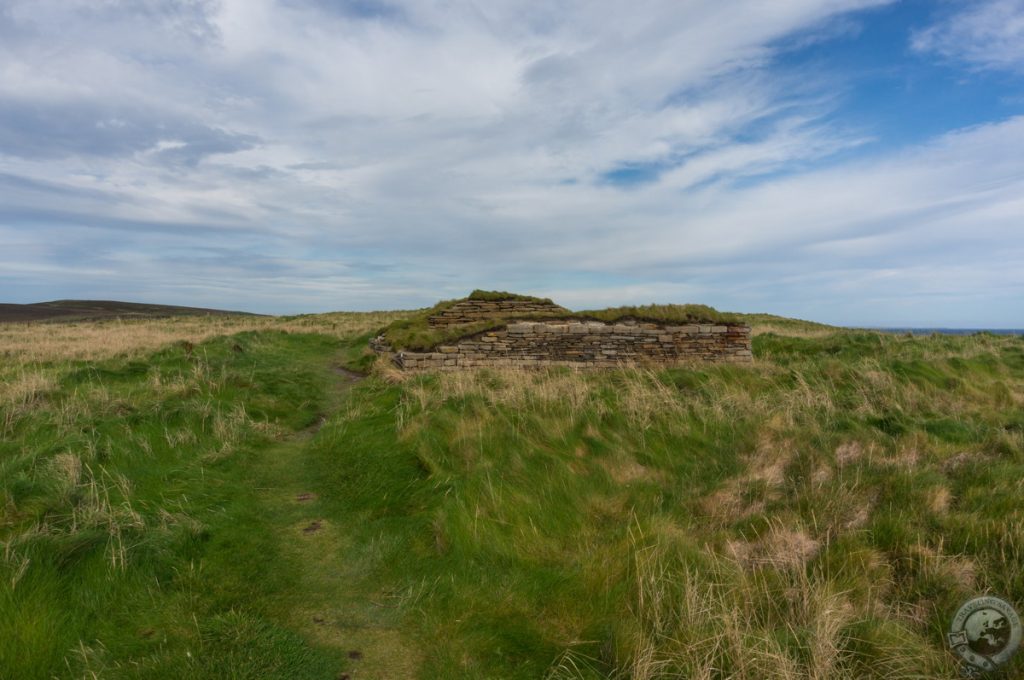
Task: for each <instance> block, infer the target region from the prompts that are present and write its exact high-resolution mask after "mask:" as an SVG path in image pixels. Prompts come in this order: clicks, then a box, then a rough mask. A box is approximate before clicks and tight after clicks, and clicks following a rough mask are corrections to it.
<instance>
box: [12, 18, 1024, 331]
mask: <svg viewBox="0 0 1024 680" xmlns="http://www.w3.org/2000/svg"><path fill="white" fill-rule="evenodd" d="M473 288H491V289H504V290H514V291H518V292H523V293H533V294H540V295H544V296H550V297H552V298H554V299H555V300H556V301H558V302H560V303H562V304H565V305H566V306H569V307H572V308H575V309H581V308H592V307H604V306H609V305H619V304H631V303H649V302H663V303H664V302H700V303H705V304H711V305H714V306H715V307H718V308H720V309H726V310H734V311H765V312H772V313H776V314H783V315H787V316H795V317H800V318H808V319H815V320H820V321H825V322H831V323H837V324H848V325H878V326H885V325H891V326H959V327H1013V326H1015V327H1021V326H1024V0H970V1H962V2H958V1H955V0H930V1H927V2H925V1H922V0H902V1H899V0H773V2H763V1H761V0H731V1H730V2H721V0H669V1H665V2H660V1H655V0H635V1H634V2H630V3H621V2H601V1H596V0H587V1H583V0H561V1H556V2H549V3H526V2H510V1H506V0H490V1H489V2H486V3H483V2H472V1H468V0H466V1H463V0H418V1H416V2H399V1H394V2H390V1H384V0H6V1H5V2H3V3H0V301H3V302H36V301H42V300H48V299H59V298H104V299H121V300H133V301H146V302H162V303H170V304H186V305H197V306H212V307H223V308H231V309H246V310H251V311H258V312H269V313H293V312H315V311H328V310H339V309H351V310H365V309H382V308H411V307H418V306H424V305H428V304H431V303H433V302H434V301H436V300H438V299H442V298H451V297H458V296H461V295H464V294H466V293H467V292H468V291H470V290H472V289H473Z"/></svg>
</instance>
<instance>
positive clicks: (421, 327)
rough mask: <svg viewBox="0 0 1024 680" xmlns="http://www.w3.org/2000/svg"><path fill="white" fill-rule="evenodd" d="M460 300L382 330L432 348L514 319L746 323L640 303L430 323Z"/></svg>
mask: <svg viewBox="0 0 1024 680" xmlns="http://www.w3.org/2000/svg"><path fill="white" fill-rule="evenodd" d="M477 294H480V295H496V296H504V295H510V294H509V293H483V292H482V291H474V292H473V294H472V295H477ZM472 295H471V296H470V299H485V300H486V299H506V298H501V297H495V298H489V297H479V298H473V297H472ZM530 299H536V298H530ZM456 302H459V301H458V300H448V301H445V302H439V303H438V304H437V305H435V306H434V307H432V308H430V309H426V310H421V311H419V312H417V313H414V314H410V315H409V316H407V317H404V318H401V319H396V320H395V321H393V322H392V323H391V324H389V325H388V326H387V327H386V328H383V329H381V331H380V333H381V334H382V335H383V336H384V338H385V340H387V342H388V343H389V344H390V345H391V346H392V347H394V348H395V349H405V350H411V351H430V350H432V349H435V348H436V347H437V346H438V345H443V344H445V343H449V342H455V341H457V340H459V339H460V338H465V337H470V336H472V335H476V334H477V333H483V332H485V331H489V330H494V329H496V328H501V327H503V326H505V325H507V324H509V323H512V322H514V321H538V320H544V319H549V320H550V319H567V320H580V321H603V322H605V323H615V322H617V321H622V320H624V319H634V320H637V321H651V322H654V323H664V324H691V323H698V324H700V323H704V324H708V323H712V324H729V323H743V319H742V317H741V315H736V314H728V313H725V312H719V311H718V310H716V309H714V308H712V307H708V306H707V305H640V306H627V307H612V308H609V309H597V310H587V311H580V312H571V311H569V310H564V309H561V308H558V309H555V310H552V311H550V312H540V313H538V312H534V313H528V314H523V313H519V314H510V315H508V316H507V317H493V318H489V319H483V320H480V321H475V322H473V323H466V324H457V325H449V326H431V325H430V323H429V319H430V317H432V316H435V315H437V314H439V313H440V312H442V311H444V310H446V309H448V308H450V307H451V306H452V305H454V304H455V303H456ZM544 302H550V300H545V301H544Z"/></svg>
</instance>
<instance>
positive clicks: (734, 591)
mask: <svg viewBox="0 0 1024 680" xmlns="http://www.w3.org/2000/svg"><path fill="white" fill-rule="evenodd" d="M351 321H352V324H353V325H352V326H351V328H350V330H348V331H345V332H344V333H341V332H338V333H337V334H336V335H332V329H331V328H330V326H329V325H322V326H320V327H319V329H318V327H317V323H319V322H317V320H316V318H315V317H312V318H307V325H305V326H304V328H305V329H306V331H313V332H295V330H290V331H289V332H284V331H283V330H272V329H262V330H253V331H249V332H243V333H241V334H233V333H230V334H226V335H222V336H216V335H213V336H211V337H209V338H208V339H207V340H205V341H202V342H193V341H189V344H187V345H186V344H173V343H172V344H169V345H165V346H164V347H163V348H162V349H157V350H155V351H154V350H152V349H148V348H146V347H148V346H147V345H144V348H142V349H139V350H137V351H132V352H130V353H128V354H126V355H122V356H120V357H109V358H104V359H88V360H85V359H76V360H60V359H58V358H57V357H55V356H53V355H50V356H49V357H48V358H46V359H32V358H30V356H31V355H29V354H28V353H27V352H26V353H25V354H20V355H19V357H20V358H17V359H16V360H14V361H9V362H7V363H5V364H4V365H3V368H2V369H0V371H2V374H0V428H2V429H0V431H2V435H3V436H2V437H0V493H2V494H3V497H2V499H0V508H3V514H2V522H0V537H2V540H3V543H4V546H3V547H4V549H3V551H2V554H0V557H2V560H0V677H17V678H35V677H39V678H50V677H54V676H56V677H76V678H77V677H102V678H153V677H156V678H159V677H166V678H179V677H185V678H221V677H236V678H323V679H325V680H328V679H336V678H338V677H340V676H342V674H345V673H348V674H349V675H350V676H351V677H353V678H393V677H419V678H431V679H433V678H460V679H461V678H481V679H482V678H545V677H546V678H675V677H693V678H750V679H755V678H756V679H761V678H806V677H815V678H880V679H881V678H921V677H928V678H943V677H948V678H953V677H957V676H956V671H955V668H954V666H953V663H952V660H951V657H950V656H949V654H948V653H947V651H946V650H945V643H944V635H945V632H946V630H947V628H948V625H949V620H950V618H951V616H952V614H953V612H954V611H955V609H956V608H957V607H958V606H959V604H960V603H961V602H962V601H963V600H965V599H967V598H968V597H971V596H974V595H978V594H982V593H992V594H995V595H999V596H1001V597H1005V598H1007V599H1009V600H1010V601H1011V602H1013V603H1015V604H1016V605H1017V607H1018V611H1020V610H1021V608H1022V606H1024V576H1022V574H1024V491H1022V489H1021V485H1020V483H1019V481H1020V479H1021V478H1022V477H1024V419H1022V416H1021V414H1022V413H1024V339H1021V338H1012V337H997V336H991V335H976V336H969V337H963V336H958V337H948V336H935V337H905V336H896V335H887V334H881V333H874V332H848V331H833V332H828V333H824V334H821V333H822V329H817V328H815V329H807V328H806V327H803V326H800V327H798V328H795V329H794V334H790V335H784V334H781V333H778V332H776V333H771V332H769V333H761V334H757V335H756V337H755V339H754V351H755V355H756V362H755V364H754V365H752V366H731V365H728V366H707V367H703V368H701V367H697V368H693V367H691V368H686V369H667V370H658V371H650V370H641V369H630V370H615V371H602V372H580V373H577V372H573V371H571V370H568V369H551V370H542V371H512V370H506V371H495V370H486V371H476V372H471V373H438V374H422V375H415V376H409V375H405V374H398V373H394V372H392V371H390V370H389V369H388V368H387V367H385V366H380V367H376V368H375V369H374V371H375V372H374V373H372V374H371V377H369V378H368V379H366V380H364V381H362V382H361V383H358V384H355V385H351V384H349V383H346V382H345V378H344V377H343V376H339V375H338V374H337V373H336V372H335V371H334V370H333V369H332V367H333V366H335V365H336V364H337V363H338V362H341V361H345V362H349V363H352V364H355V363H357V362H365V361H366V356H365V354H364V351H365V341H366V339H367V338H368V337H369V335H368V333H367V331H369V330H370V329H372V328H373V327H374V322H373V321H372V319H369V318H367V319H363V320H361V321H357V320H356V319H351ZM279 322H280V323H285V322H284V321H279ZM772 322H773V323H775V324H776V326H778V325H779V324H778V320H773V321H772ZM3 330H4V329H3V328H0V332H3ZM334 331H337V328H335V329H334ZM19 332H21V331H19ZM26 332H27V331H26ZM756 333H757V328H756V326H755V334H756ZM360 334H362V335H360ZM19 337H21V336H19ZM76 351H77V350H76ZM1022 670H1024V667H1022V666H1021V662H1020V660H1018V661H1017V662H1016V663H1015V665H1013V666H1012V667H1011V668H1010V669H1008V670H1007V671H1006V674H1005V677H1015V676H1016V675H1019V674H1020V673H1021V671H1022Z"/></svg>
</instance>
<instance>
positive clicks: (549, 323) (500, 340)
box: [370, 300, 753, 371]
mask: <svg viewBox="0 0 1024 680" xmlns="http://www.w3.org/2000/svg"><path fill="white" fill-rule="evenodd" d="M500 302H501V305H506V306H501V305H498V304H497V303H495V302H494V301H484V304H479V302H478V301H476V300H466V301H464V302H460V303H456V305H454V306H453V307H451V308H449V309H448V310H445V312H442V313H441V314H439V315H437V316H435V317H432V318H430V319H429V322H430V323H431V324H432V325H444V326H449V325H451V324H454V323H473V322H477V321H480V320H483V319H487V318H494V317H504V318H505V319H508V317H509V316H511V315H513V314H528V315H534V314H538V313H541V312H540V310H542V309H543V310H544V311H546V312H548V313H552V312H554V311H558V310H562V311H565V310H563V309H562V308H561V307H558V306H557V305H554V304H550V303H547V302H539V301H521V300H508V301H500ZM507 303H520V304H515V305H511V304H507ZM495 309H497V310H500V311H497V312H495V311H494V310H495ZM453 310H454V311H453ZM446 312H452V313H451V314H446ZM488 314H490V316H487V315H488ZM456 318H458V319H460V320H459V321H455V319H456ZM435 319H436V320H437V321H436V322H435ZM370 346H371V347H372V348H373V350H374V351H375V352H377V353H378V354H382V355H386V356H389V357H390V358H391V359H392V360H393V361H394V363H395V364H396V365H397V366H399V367H400V368H402V369H405V370H414V371H419V370H457V369H463V368H476V367H491V366H513V367H526V366H547V365H568V366H576V367H581V368H582V367H585V368H601V367H609V368H610V367H615V366H620V365H622V364H662V365H667V364H678V363H683V362H688V361H710V362H738V363H749V362H751V361H752V360H753V358H752V354H751V344H750V327H749V326H746V325H742V324H712V323H687V324H670V323H656V322H652V321H645V320H636V319H623V320H620V321H617V322H614V323H605V322H603V321H596V320H588V319H582V318H579V317H575V318H565V317H561V318H558V317H552V318H541V319H536V318H533V319H530V320H523V319H520V320H513V321H506V323H505V325H503V326H501V327H498V328H495V329H492V330H488V331H484V332H481V333H476V334H473V335H469V336H466V337H463V338H460V339H458V340H454V341H452V342H450V343H448V344H443V345H440V346H438V347H436V348H435V349H434V350H433V351H429V352H410V351H404V350H402V349H400V348H392V347H390V346H388V344H387V343H386V342H385V340H384V338H383V336H382V337H379V338H375V339H374V340H372V341H371V342H370Z"/></svg>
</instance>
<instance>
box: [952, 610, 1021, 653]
mask: <svg viewBox="0 0 1024 680" xmlns="http://www.w3.org/2000/svg"><path fill="white" fill-rule="evenodd" d="M1021 632H1022V629H1021V625H1020V617H1019V616H1017V612H1015V611H1014V610H1013V607H1011V606H1010V605H1009V603H1007V602H1005V601H1004V600H1000V599H999V598H998V597H976V598H974V599H973V600H970V601H969V602H965V603H964V605H963V606H961V607H960V609H958V610H957V612H956V615H955V616H954V617H953V624H952V625H951V626H950V627H949V635H948V638H949V646H950V647H951V648H952V649H953V651H954V652H955V653H956V654H957V655H958V656H959V657H960V658H961V659H963V660H964V662H965V663H967V665H968V666H969V667H970V668H971V669H973V670H978V671H994V670H995V669H996V668H998V667H999V666H1002V665H1003V664H1004V663H1006V662H1007V661H1009V660H1010V657H1012V656H1013V654H1014V652H1016V651H1017V648H1018V647H1020V640H1021Z"/></svg>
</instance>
